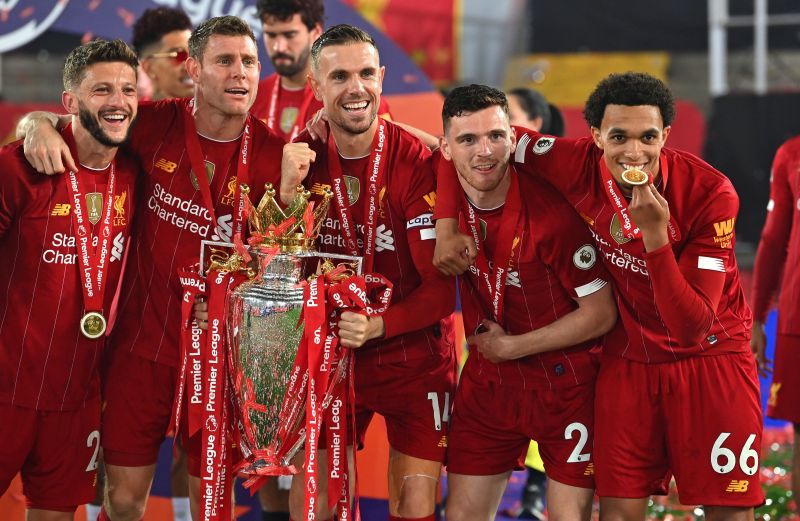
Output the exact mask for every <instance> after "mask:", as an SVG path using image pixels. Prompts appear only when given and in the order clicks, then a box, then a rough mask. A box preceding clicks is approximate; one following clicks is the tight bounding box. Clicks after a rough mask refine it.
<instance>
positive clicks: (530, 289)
mask: <svg viewBox="0 0 800 521" xmlns="http://www.w3.org/2000/svg"><path fill="white" fill-rule="evenodd" d="M442 119H443V123H444V129H445V134H444V138H442V140H441V143H442V147H441V150H442V155H443V157H444V158H445V159H446V160H447V161H452V164H453V166H454V167H455V169H456V171H457V172H458V180H459V182H460V184H461V188H463V191H462V194H460V195H461V197H460V199H461V211H460V213H459V222H460V229H461V230H462V231H463V232H466V233H467V234H468V235H469V236H470V237H471V239H472V240H473V241H474V242H475V245H476V248H477V250H478V256H477V258H476V262H475V264H474V265H473V266H471V267H470V270H469V271H468V272H467V273H466V274H465V276H463V277H461V278H460V279H459V281H460V283H461V286H460V289H461V295H462V311H463V316H464V325H465V329H466V330H467V331H470V332H472V331H476V335H475V336H473V337H471V338H470V339H469V342H470V344H471V345H472V346H473V348H472V350H471V352H470V356H469V358H468V359H467V362H466V364H465V366H464V369H463V371H462V373H461V379H460V381H459V386H458V393H457V395H456V399H455V403H454V405H453V419H452V426H451V429H450V439H449V447H448V450H447V471H448V474H447V483H448V495H447V509H446V512H447V519H448V520H468V519H491V518H493V517H494V515H495V514H496V513H497V508H498V506H499V505H500V499H501V498H502V496H503V490H504V489H505V487H506V483H507V482H508V478H509V476H511V471H512V470H513V469H514V468H521V467H522V465H523V462H524V459H525V454H526V453H527V450H528V444H529V442H530V440H531V438H535V439H537V440H539V441H540V447H541V452H542V456H543V458H544V461H545V465H546V469H547V474H548V478H549V481H550V483H549V486H548V488H547V491H548V496H547V510H548V513H549V515H550V516H551V518H554V519H584V520H588V519H589V518H590V517H591V511H592V497H593V496H594V476H593V474H594V472H593V463H592V438H593V433H594V384H595V376H596V374H597V363H598V362H599V360H598V356H597V355H598V353H597V351H598V350H599V344H598V342H597V341H595V340H592V339H593V338H596V337H598V336H601V335H603V334H605V333H606V332H607V331H609V330H610V329H611V328H612V327H613V326H614V324H615V322H616V318H617V310H616V307H615V306H614V301H613V298H612V292H611V286H610V284H609V283H608V280H610V279H609V278H608V273H607V272H606V270H605V269H604V268H603V265H602V263H600V262H597V260H598V259H597V252H596V250H595V248H594V246H592V245H591V242H592V239H591V235H590V234H589V232H588V230H586V227H585V225H584V223H583V221H582V220H581V218H580V217H579V216H578V215H577V214H576V213H575V212H574V211H573V210H572V209H571V208H570V207H569V206H568V204H567V202H566V201H564V200H563V199H562V198H561V196H559V195H558V194H556V193H555V192H554V190H553V189H552V188H550V187H549V186H548V185H547V184H546V183H544V182H543V181H541V180H538V179H534V178H532V177H524V178H519V177H518V175H517V173H516V170H515V169H514V167H512V166H510V165H509V157H510V155H511V153H512V152H513V151H514V147H515V145H516V138H515V136H514V134H513V133H512V131H511V127H510V125H509V115H508V102H507V100H506V96H505V95H504V94H503V93H502V92H500V91H498V90H496V89H493V88H491V87H485V86H483V85H469V86H466V87H459V88H456V89H454V90H453V91H452V92H451V93H450V94H449V95H448V96H447V98H446V99H445V101H444V108H443V109H442ZM523 194H524V195H523ZM478 331H483V332H480V333H478ZM510 397H513V399H510Z"/></svg>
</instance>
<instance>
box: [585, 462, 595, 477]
mask: <svg viewBox="0 0 800 521" xmlns="http://www.w3.org/2000/svg"><path fill="white" fill-rule="evenodd" d="M583 475H584V476H594V463H589V464H588V465H586V470H584V471H583Z"/></svg>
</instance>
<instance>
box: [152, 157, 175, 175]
mask: <svg viewBox="0 0 800 521" xmlns="http://www.w3.org/2000/svg"><path fill="white" fill-rule="evenodd" d="M155 167H156V168H160V169H161V170H163V171H164V172H166V173H168V174H171V173H173V172H175V169H176V168H178V165H177V164H176V163H173V162H172V161H167V160H166V159H164V158H163V157H162V158H159V160H158V161H156V164H155Z"/></svg>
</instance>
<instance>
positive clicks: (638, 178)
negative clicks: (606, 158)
mask: <svg viewBox="0 0 800 521" xmlns="http://www.w3.org/2000/svg"><path fill="white" fill-rule="evenodd" d="M622 180H623V181H625V182H626V183H628V184H629V185H631V186H641V185H646V184H647V183H648V181H650V176H648V175H647V174H646V173H644V172H643V171H641V170H639V169H638V168H629V169H627V170H625V171H624V172H622Z"/></svg>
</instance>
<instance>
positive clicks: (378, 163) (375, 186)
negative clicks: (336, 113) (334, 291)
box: [328, 118, 387, 273]
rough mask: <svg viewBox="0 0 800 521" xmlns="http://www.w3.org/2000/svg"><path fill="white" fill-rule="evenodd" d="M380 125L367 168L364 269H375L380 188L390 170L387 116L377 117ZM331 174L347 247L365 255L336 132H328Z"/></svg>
mask: <svg viewBox="0 0 800 521" xmlns="http://www.w3.org/2000/svg"><path fill="white" fill-rule="evenodd" d="M377 120H378V128H377V131H376V132H375V136H374V137H373V138H372V147H371V148H372V153H371V154H370V158H369V159H370V160H369V165H370V166H369V170H368V171H367V193H366V197H365V198H364V252H363V257H364V273H372V271H373V266H374V264H375V234H376V230H377V225H376V224H377V222H378V213H379V212H378V205H379V203H380V201H379V197H380V191H381V188H383V177H384V173H385V171H386V161H384V160H383V159H384V154H385V152H384V150H385V148H386V139H387V136H386V122H385V121H384V120H383V118H377ZM328 175H329V176H330V178H331V188H332V190H333V194H334V200H335V202H336V204H335V206H336V212H337V214H338V217H339V222H340V223H341V226H342V233H343V234H344V240H345V247H346V248H347V250H348V251H347V252H348V254H350V255H354V256H360V255H362V253H361V251H360V249H359V247H358V238H357V234H356V224H355V221H354V220H353V212H352V211H351V209H350V202H349V200H348V198H347V190H346V187H345V186H344V176H343V173H342V163H341V160H340V159H339V150H338V149H337V148H336V142H335V141H334V139H333V135H332V134H329V135H328Z"/></svg>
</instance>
